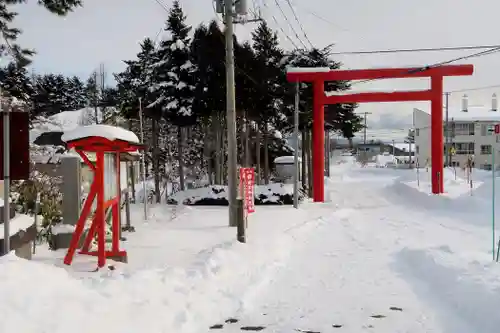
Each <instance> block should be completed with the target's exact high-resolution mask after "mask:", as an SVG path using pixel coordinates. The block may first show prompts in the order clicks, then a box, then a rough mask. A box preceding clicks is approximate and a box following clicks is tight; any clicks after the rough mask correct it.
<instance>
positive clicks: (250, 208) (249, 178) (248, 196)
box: [245, 168, 255, 213]
mask: <svg viewBox="0 0 500 333" xmlns="http://www.w3.org/2000/svg"><path fill="white" fill-rule="evenodd" d="M245 174H246V175H245V206H246V210H247V213H253V212H255V202H254V185H255V173H254V170H253V168H245Z"/></svg>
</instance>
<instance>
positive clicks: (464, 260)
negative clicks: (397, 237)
mask: <svg viewBox="0 0 500 333" xmlns="http://www.w3.org/2000/svg"><path fill="white" fill-rule="evenodd" d="M465 254H467V253H465ZM396 258H397V263H396V267H397V268H398V270H399V271H400V272H401V273H402V275H403V277H404V278H405V279H406V280H408V281H410V282H411V283H412V284H413V285H414V287H415V289H416V290H417V291H418V292H419V293H420V294H421V295H422V296H424V297H425V298H426V299H427V300H428V301H429V304H430V305H431V306H433V307H434V308H436V309H438V311H439V312H441V313H440V314H441V315H443V316H447V314H448V312H449V311H450V310H451V309H453V312H454V313H455V314H458V316H454V318H455V320H447V321H446V327H447V329H449V331H450V332H457V333H468V332H496V331H498V327H499V326H500V317H499V316H498V315H497V309H498V308H499V307H500V298H499V297H498V289H499V288H500V279H499V275H500V266H499V265H498V264H497V263H495V262H492V260H491V256H488V255H487V253H468V256H464V253H463V252H462V253H460V252H459V253H455V252H454V251H452V250H451V249H450V248H449V247H448V246H442V247H440V248H438V249H404V250H402V251H401V252H400V253H399V254H398V255H397V256H396Z"/></svg>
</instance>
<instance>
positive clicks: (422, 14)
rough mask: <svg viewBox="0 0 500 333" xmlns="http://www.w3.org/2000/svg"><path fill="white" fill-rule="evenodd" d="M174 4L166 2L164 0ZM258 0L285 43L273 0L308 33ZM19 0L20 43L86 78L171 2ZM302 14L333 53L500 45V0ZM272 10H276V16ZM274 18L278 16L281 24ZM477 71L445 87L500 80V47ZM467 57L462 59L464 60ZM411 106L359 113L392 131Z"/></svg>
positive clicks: (196, 18)
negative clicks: (78, 4)
mask: <svg viewBox="0 0 500 333" xmlns="http://www.w3.org/2000/svg"><path fill="white" fill-rule="evenodd" d="M158 1H160V2H162V3H163V4H164V5H165V6H167V7H168V6H170V4H171V1H170V0H158ZM248 1H249V3H250V6H251V7H253V6H255V7H256V8H260V10H261V13H262V16H263V18H264V19H266V20H267V21H268V22H269V24H270V26H271V27H273V28H275V29H276V30H278V31H279V36H280V39H281V41H282V45H283V46H284V47H285V48H292V43H291V42H290V41H289V40H288V39H287V37H285V34H283V33H282V32H281V30H279V28H280V27H281V28H282V29H283V30H284V31H285V33H286V35H288V36H289V37H290V38H291V39H293V40H294V41H295V43H296V44H299V42H298V41H297V38H296V36H295V34H294V33H293V31H292V29H291V28H290V26H289V24H288V22H287V21H286V20H285V19H284V17H283V15H282V14H281V12H280V10H279V8H278V6H277V4H276V1H277V2H278V3H279V4H280V6H281V7H282V9H283V10H284V11H285V14H286V16H287V17H288V20H289V22H290V23H291V24H292V25H293V26H294V28H295V30H296V31H297V32H298V34H299V37H300V38H301V39H302V40H304V41H305V38H304V35H303V33H302V31H301V29H300V26H299V24H298V23H297V21H296V20H295V18H294V16H293V14H292V11H291V10H290V7H289V6H288V4H287V2H286V0H253V1H252V0H248ZM29 2H30V4H28V5H20V6H18V11H19V17H18V18H17V19H16V21H15V26H17V27H19V28H21V29H22V30H23V35H22V37H21V38H20V42H21V43H22V45H23V46H25V47H32V48H34V49H36V51H37V52H38V54H37V55H36V56H35V58H34V64H33V70H34V71H36V72H61V73H65V74H68V75H79V76H83V77H85V76H87V75H89V74H90V73H91V72H92V71H94V70H96V69H98V68H99V65H100V63H103V64H104V65H105V67H106V70H107V71H108V73H109V74H108V76H109V78H111V73H112V72H116V71H119V70H121V69H122V68H123V64H122V60H123V59H130V58H133V57H134V56H135V54H136V53H137V52H138V50H139V46H138V43H139V42H140V41H141V40H142V39H143V38H144V37H151V38H155V36H156V35H157V34H158V32H159V31H160V29H161V28H162V27H163V24H164V20H165V18H166V12H165V10H164V9H163V8H162V7H161V6H160V5H159V4H158V3H157V2H156V1H155V0H140V1H139V0H84V7H83V8H78V9H77V10H76V11H75V12H74V13H71V14H70V15H68V16H67V17H65V18H61V17H57V16H53V15H51V14H49V13H48V12H46V11H45V10H44V9H42V8H41V7H39V6H37V5H36V1H29ZM181 3H182V5H183V8H184V10H185V13H186V14H187V16H188V22H189V23H190V24H192V25H194V26H195V25H197V24H199V23H200V22H203V21H204V22H208V21H209V20H211V19H213V18H215V14H214V11H213V7H212V3H211V1H210V0H182V1H181ZM291 3H292V4H293V6H294V7H295V10H296V13H297V15H298V17H299V21H300V23H301V25H302V26H303V28H304V30H305V31H306V33H307V35H308V37H309V38H310V40H311V41H312V43H313V44H314V45H316V46H319V47H322V46H325V45H328V44H331V43H335V50H336V51H351V50H370V49H384V48H415V47H440V46H457V45H466V44H470V45H478V44H497V43H498V44H500V38H499V37H498V33H497V31H496V30H497V29H496V28H495V26H496V25H497V23H496V22H497V20H498V13H499V12H500V2H498V1H495V0H478V1H470V0H454V1H452V0H419V1H402V0H377V1H373V0H350V1H345V0H342V1H341V0H291ZM273 16H274V18H273ZM275 19H276V21H278V24H277V23H276V22H275ZM254 27H255V25H254V24H247V25H245V26H237V28H236V33H237V35H238V36H239V37H240V38H241V39H246V38H249V33H250V31H251V30H252V29H253V28H254ZM468 53H474V51H472V52H446V53H443V52H441V53H418V54H390V55H369V56H352V55H351V56H339V57H338V58H337V59H338V60H340V61H342V62H343V63H344V64H345V67H347V68H366V67H382V66H383V67H395V66H398V67H399V66H414V65H417V66H418V65H425V64H429V63H435V62H440V61H443V60H448V59H452V58H454V57H457V56H462V55H466V54H468ZM468 62H470V63H473V64H474V65H475V66H476V67H475V74H474V76H472V77H462V78H450V79H447V80H446V81H445V90H448V91H452V90H458V89H464V88H475V87H480V86H488V85H493V84H500V75H499V74H498V73H500V53H497V54H493V55H489V56H485V57H482V58H478V59H474V60H473V59H471V60H469V61H468ZM462 63H464V62H462ZM426 87H428V82H427V81H426V80H417V79H416V80H381V81H376V82H373V83H367V84H362V85H359V86H357V90H372V89H376V90H388V91H392V90H398V89H399V90H401V89H420V88H426ZM493 92H495V89H490V90H479V91H471V92H470V93H469V94H468V95H469V99H470V103H471V104H486V105H487V104H489V103H490V96H491V94H492V93H493ZM461 96H462V93H460V94H452V96H451V104H452V105H457V106H458V105H459V104H460V98H461ZM413 107H420V108H428V107H429V106H428V104H427V103H390V104H389V103H387V104H365V105H361V106H360V108H359V109H358V110H359V112H365V111H368V112H372V113H373V114H372V115H370V116H369V125H370V126H371V127H372V128H373V130H375V129H378V130H382V131H386V132H387V133H392V132H396V131H397V130H398V129H403V128H407V127H409V126H411V110H412V109H413Z"/></svg>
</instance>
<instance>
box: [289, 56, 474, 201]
mask: <svg viewBox="0 0 500 333" xmlns="http://www.w3.org/2000/svg"><path fill="white" fill-rule="evenodd" d="M473 72H474V67H473V65H448V66H436V67H428V68H380V69H379V68H377V69H354V70H331V69H330V68H322V67H319V68H315V67H312V68H289V69H288V72H287V79H288V81H290V82H310V83H312V84H313V129H312V150H313V151H312V153H313V200H314V201H315V202H324V197H325V188H324V165H325V155H324V149H325V148H324V145H325V139H324V133H323V132H324V127H325V115H324V105H325V104H337V103H368V102H414V101H430V102H431V161H432V167H431V173H432V175H431V179H432V193H434V194H439V193H443V192H444V187H443V167H444V161H443V156H444V146H443V78H444V77H445V76H466V75H472V73H473ZM417 77H418V78H421V77H429V78H430V79H431V87H430V89H428V90H423V91H398V92H368V93H351V94H343V95H332V96H326V94H325V88H324V87H325V82H327V81H352V80H371V79H373V80H378V79H396V78H417Z"/></svg>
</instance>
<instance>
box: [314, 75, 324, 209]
mask: <svg viewBox="0 0 500 333" xmlns="http://www.w3.org/2000/svg"><path fill="white" fill-rule="evenodd" d="M324 98H325V82H324V81H322V80H317V81H314V83H313V128H312V157H313V161H312V164H313V166H312V167H313V201H314V202H323V201H324V199H325V184H324V182H325V135H324V133H325V113H324Z"/></svg>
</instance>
